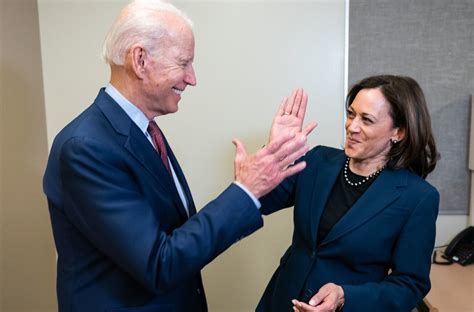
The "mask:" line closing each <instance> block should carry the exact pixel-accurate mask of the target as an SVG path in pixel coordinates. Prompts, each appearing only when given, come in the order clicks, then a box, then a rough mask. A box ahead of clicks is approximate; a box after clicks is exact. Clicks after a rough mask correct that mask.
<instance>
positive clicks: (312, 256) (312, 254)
mask: <svg viewBox="0 0 474 312" xmlns="http://www.w3.org/2000/svg"><path fill="white" fill-rule="evenodd" d="M315 257H316V251H313V252H312V253H311V259H314V258H315Z"/></svg>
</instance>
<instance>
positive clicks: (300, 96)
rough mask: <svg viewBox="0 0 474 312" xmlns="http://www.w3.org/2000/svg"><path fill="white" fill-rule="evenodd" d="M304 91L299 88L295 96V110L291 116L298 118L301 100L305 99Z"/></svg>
mask: <svg viewBox="0 0 474 312" xmlns="http://www.w3.org/2000/svg"><path fill="white" fill-rule="evenodd" d="M303 93H304V92H303V89H301V88H298V89H297V91H296V95H295V100H294V102H293V109H292V110H291V114H292V115H294V116H298V112H299V110H300V106H301V100H302V99H303Z"/></svg>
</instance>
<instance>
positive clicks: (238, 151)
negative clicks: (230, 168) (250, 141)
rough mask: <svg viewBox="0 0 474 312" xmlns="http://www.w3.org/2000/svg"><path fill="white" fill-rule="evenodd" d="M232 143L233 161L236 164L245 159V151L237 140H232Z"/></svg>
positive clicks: (242, 144) (243, 146)
mask: <svg viewBox="0 0 474 312" xmlns="http://www.w3.org/2000/svg"><path fill="white" fill-rule="evenodd" d="M232 143H233V144H234V145H235V159H234V162H236V163H238V162H240V161H242V160H243V159H244V158H245V157H247V151H246V150H245V145H244V143H242V142H241V141H240V140H239V139H233V140H232Z"/></svg>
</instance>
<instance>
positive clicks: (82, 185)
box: [59, 137, 263, 293]
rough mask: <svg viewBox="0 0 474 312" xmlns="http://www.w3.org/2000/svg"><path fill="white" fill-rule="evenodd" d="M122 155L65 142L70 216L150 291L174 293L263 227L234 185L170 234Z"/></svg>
mask: <svg viewBox="0 0 474 312" xmlns="http://www.w3.org/2000/svg"><path fill="white" fill-rule="evenodd" d="M121 153H123V151H122V150H117V148H115V149H114V148H113V147H111V145H107V144H104V143H103V142H98V141H97V140H95V139H91V138H78V137H76V138H72V139H69V140H68V141H67V142H65V143H64V145H63V146H62V149H61V154H60V162H59V163H60V176H61V181H62V184H63V185H62V186H63V190H64V192H63V197H64V198H63V202H64V208H65V209H64V211H65V213H66V214H67V215H68V217H69V220H70V221H71V222H73V223H74V225H75V226H76V227H77V228H78V229H79V230H80V231H81V232H82V234H83V235H84V236H85V237H87V239H88V240H90V241H91V242H92V243H93V244H94V246H95V247H96V248H98V249H99V250H100V251H101V252H103V253H104V254H105V255H107V257H108V258H110V259H112V261H114V262H115V263H116V264H117V265H119V266H120V267H122V268H123V269H124V270H125V271H127V272H128V273H129V274H130V275H131V276H133V277H134V278H135V279H136V280H137V281H139V282H140V283H141V284H142V285H143V286H144V287H146V288H147V289H149V290H150V291H152V292H155V293H159V292H163V291H167V290H168V289H170V288H173V287H175V286H176V285H178V284H179V283H181V282H182V281H183V280H185V279H187V278H190V277H191V276H193V275H194V274H196V273H198V272H199V270H201V269H202V268H203V267H204V265H206V264H207V263H209V262H210V261H211V260H212V259H214V258H215V257H216V256H217V255H218V254H220V253H222V252H223V251H224V250H226V249H227V248H228V247H229V246H231V245H232V244H233V243H235V242H236V241H237V240H239V239H240V238H242V237H244V236H246V235H249V234H250V233H252V232H253V231H255V230H257V229H258V228H260V227H261V226H262V225H263V221H262V217H261V214H260V212H259V211H258V209H257V208H256V207H255V204H254V203H253V202H252V200H251V199H250V198H249V196H248V195H247V194H245V192H244V191H243V190H241V189H240V188H239V187H238V186H235V185H230V186H229V187H228V188H227V189H226V190H225V191H224V192H223V193H221V194H220V195H219V196H218V197H217V198H216V199H214V200H212V201H211V202H209V203H208V204H207V205H206V206H205V207H204V208H203V209H201V210H200V211H199V213H197V214H196V215H194V216H192V217H191V218H190V219H189V220H187V222H185V223H184V224H183V225H182V226H181V227H179V228H176V229H175V230H174V231H173V232H172V233H166V232H164V231H163V228H162V226H160V220H159V217H157V214H156V213H154V211H155V210H156V209H160V207H153V206H152V205H153V203H151V202H149V200H148V199H147V198H146V197H145V196H144V195H143V193H142V192H141V191H140V190H139V188H138V186H137V184H136V182H134V177H133V172H131V171H130V168H129V167H128V166H127V165H126V164H125V161H124V160H123V155H122V154H121Z"/></svg>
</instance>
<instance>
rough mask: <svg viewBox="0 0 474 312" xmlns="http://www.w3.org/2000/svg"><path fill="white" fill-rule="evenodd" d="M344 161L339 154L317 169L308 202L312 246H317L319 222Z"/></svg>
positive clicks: (343, 156) (343, 157)
mask: <svg viewBox="0 0 474 312" xmlns="http://www.w3.org/2000/svg"><path fill="white" fill-rule="evenodd" d="M344 160H345V155H344V153H343V152H341V154H339V155H337V156H336V157H334V158H332V159H330V160H329V161H327V162H325V163H324V165H323V166H320V167H318V168H317V174H316V179H315V183H314V188H313V194H312V195H311V200H310V207H309V210H310V216H309V218H308V222H309V228H310V229H311V238H312V244H313V246H315V245H316V244H317V241H316V240H317V236H318V235H317V233H318V230H319V221H320V219H321V215H322V213H323V210H324V207H325V206H326V202H327V200H328V197H329V195H330V193H331V190H332V188H333V186H334V183H335V181H336V178H337V176H338V175H339V172H340V171H341V168H342V165H343V164H344ZM310 178H312V177H310Z"/></svg>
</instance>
